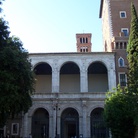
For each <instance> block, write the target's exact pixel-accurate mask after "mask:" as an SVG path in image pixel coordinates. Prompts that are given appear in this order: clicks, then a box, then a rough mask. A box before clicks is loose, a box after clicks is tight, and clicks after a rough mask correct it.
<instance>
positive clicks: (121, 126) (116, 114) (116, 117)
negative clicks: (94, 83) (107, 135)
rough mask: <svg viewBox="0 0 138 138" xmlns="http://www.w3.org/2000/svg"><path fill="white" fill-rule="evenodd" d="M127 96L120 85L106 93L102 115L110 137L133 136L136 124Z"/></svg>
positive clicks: (123, 137) (129, 137)
mask: <svg viewBox="0 0 138 138" xmlns="http://www.w3.org/2000/svg"><path fill="white" fill-rule="evenodd" d="M128 98H129V97H128V95H127V94H126V92H124V91H123V90H122V89H121V88H120V87H118V88H117V89H116V91H115V92H109V93H108V94H107V98H106V101H105V109H104V117H105V121H106V123H107V126H108V127H109V128H110V130H111V133H112V138H134V135H135V131H136V124H135V123H134V118H133V116H134V114H133V112H131V111H132V110H131V109H132V107H131V104H130V103H129V100H128ZM126 132H127V133H126Z"/></svg>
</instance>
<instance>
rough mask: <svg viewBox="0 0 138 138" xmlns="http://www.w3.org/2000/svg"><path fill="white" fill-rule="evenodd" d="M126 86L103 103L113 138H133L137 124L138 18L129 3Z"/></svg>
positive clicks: (110, 95) (132, 5) (111, 94)
mask: <svg viewBox="0 0 138 138" xmlns="http://www.w3.org/2000/svg"><path fill="white" fill-rule="evenodd" d="M127 52H128V65H129V67H128V84H127V88H126V89H121V88H120V87H118V88H117V90H116V91H115V92H114V93H109V94H108V96H107V98H106V101H105V111H104V115H105V121H106V122H107V125H108V127H109V128H110V129H111V133H112V136H113V138H134V136H135V132H136V126H137V124H138V16H137V13H136V9H135V6H134V4H133V3H131V27H130V36H129V41H128V46H127Z"/></svg>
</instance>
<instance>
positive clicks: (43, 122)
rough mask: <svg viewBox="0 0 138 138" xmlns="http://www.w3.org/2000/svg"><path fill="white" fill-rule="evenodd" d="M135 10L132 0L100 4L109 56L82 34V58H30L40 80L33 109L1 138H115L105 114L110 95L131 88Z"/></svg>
mask: <svg viewBox="0 0 138 138" xmlns="http://www.w3.org/2000/svg"><path fill="white" fill-rule="evenodd" d="M133 1H134V4H135V7H136V9H137V11H138V1H137V0H133ZM130 5H131V1H130V0H101V5H100V18H101V19H102V26H103V42H104V52H92V51H91V49H92V43H91V37H92V35H91V34H90V33H83V34H76V41H77V43H76V48H77V52H71V53H32V54H29V58H30V59H31V62H32V67H33V71H34V73H35V79H36V84H35V86H34V87H35V93H34V94H33V95H32V100H33V105H32V107H31V108H30V109H29V111H28V112H27V113H26V114H25V115H23V114H21V115H19V116H17V117H16V118H15V119H14V120H10V119H9V121H8V122H7V124H6V126H5V127H4V128H3V129H1V130H0V133H1V136H2V135H3V136H5V137H6V136H10V137H13V138H18V137H23V138H25V137H26V138H27V137H29V136H30V137H33V138H55V137H58V138H109V137H111V135H110V132H109V129H108V128H106V127H105V123H104V121H103V116H102V112H103V110H104V100H105V97H106V92H107V91H112V89H113V88H115V87H116V86H117V85H118V84H120V85H121V86H122V87H124V86H126V83H127V77H126V73H127V59H126V56H127V53H126V48H127V42H128V36H129V32H130V18H131V17H130Z"/></svg>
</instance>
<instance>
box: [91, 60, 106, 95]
mask: <svg viewBox="0 0 138 138" xmlns="http://www.w3.org/2000/svg"><path fill="white" fill-rule="evenodd" d="M107 91H108V75H107V68H106V67H105V65H104V64H103V63H101V62H95V63H92V64H91V65H90V66H89V68H88V92H107Z"/></svg>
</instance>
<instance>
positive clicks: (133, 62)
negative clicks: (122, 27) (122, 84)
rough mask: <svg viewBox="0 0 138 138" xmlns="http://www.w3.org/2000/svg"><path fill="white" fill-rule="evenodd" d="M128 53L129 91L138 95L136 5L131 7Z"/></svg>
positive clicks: (137, 19)
mask: <svg viewBox="0 0 138 138" xmlns="http://www.w3.org/2000/svg"><path fill="white" fill-rule="evenodd" d="M127 52H128V65H129V74H128V90H129V92H131V93H135V94H138V16H137V12H136V9H135V6H134V4H133V3H132V5H131V28H130V35H129V41H128V46H127Z"/></svg>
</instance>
